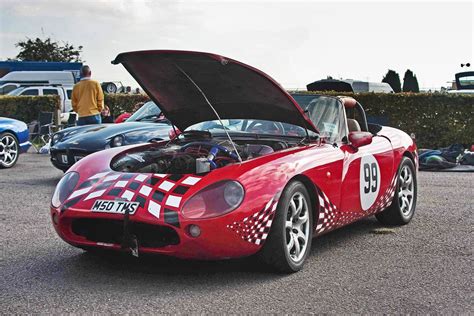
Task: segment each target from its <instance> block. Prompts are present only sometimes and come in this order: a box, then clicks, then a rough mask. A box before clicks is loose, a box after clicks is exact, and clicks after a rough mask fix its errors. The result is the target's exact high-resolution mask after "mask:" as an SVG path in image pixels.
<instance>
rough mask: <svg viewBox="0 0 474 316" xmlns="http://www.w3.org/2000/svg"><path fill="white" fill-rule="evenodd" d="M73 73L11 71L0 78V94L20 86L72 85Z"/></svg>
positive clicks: (73, 81)
mask: <svg viewBox="0 0 474 316" xmlns="http://www.w3.org/2000/svg"><path fill="white" fill-rule="evenodd" d="M74 83H75V79H74V75H73V73H72V72H70V71H12V72H9V73H7V74H6V75H5V76H3V77H2V78H0V95H2V94H7V93H9V92H10V91H13V90H15V89H17V88H19V87H21V86H39V85H41V86H47V85H59V86H72V85H74Z"/></svg>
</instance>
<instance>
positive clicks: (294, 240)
mask: <svg viewBox="0 0 474 316" xmlns="http://www.w3.org/2000/svg"><path fill="white" fill-rule="evenodd" d="M312 210H313V208H312V205H311V199H310V198H309V194H308V190H307V189H306V187H305V186H304V185H303V184H302V183H301V182H298V181H293V182H290V184H288V185H287V187H286V188H285V190H284V191H283V193H282V195H281V197H280V201H279V202H278V207H277V209H276V213H275V217H274V219H273V223H272V227H271V229H270V232H269V234H268V238H267V240H266V241H265V243H264V245H263V247H262V249H261V250H260V252H259V254H258V256H259V257H260V259H261V260H262V261H263V262H264V263H265V264H267V265H268V266H270V267H272V268H273V269H275V270H276V271H278V272H282V273H293V272H297V271H299V270H301V268H302V267H303V264H304V262H305V260H306V258H307V256H308V254H309V252H310V251H311V240H312V238H313V212H312Z"/></svg>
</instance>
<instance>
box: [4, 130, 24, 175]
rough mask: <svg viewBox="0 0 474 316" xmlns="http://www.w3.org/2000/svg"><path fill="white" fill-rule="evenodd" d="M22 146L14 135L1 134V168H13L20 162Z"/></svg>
mask: <svg viewBox="0 0 474 316" xmlns="http://www.w3.org/2000/svg"><path fill="white" fill-rule="evenodd" d="M19 155H20V145H19V143H18V139H17V138H16V137H15V135H13V134H12V133H8V132H6V133H1V134H0V168H11V167H13V166H14V165H15V164H16V162H17V161H18V156H19Z"/></svg>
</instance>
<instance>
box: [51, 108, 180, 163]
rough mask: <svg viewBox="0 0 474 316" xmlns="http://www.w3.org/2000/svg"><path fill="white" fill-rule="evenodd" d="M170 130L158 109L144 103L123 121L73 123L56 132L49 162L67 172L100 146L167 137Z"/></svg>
mask: <svg viewBox="0 0 474 316" xmlns="http://www.w3.org/2000/svg"><path fill="white" fill-rule="evenodd" d="M170 129H172V127H171V125H170V122H169V121H168V120H167V119H165V118H164V117H163V116H162V115H161V110H160V108H159V107H158V106H156V105H155V103H153V102H147V103H145V104H144V105H143V106H142V107H141V108H140V109H139V110H138V111H137V112H135V113H134V114H133V115H132V116H131V117H130V118H128V119H127V121H126V122H124V123H121V124H100V125H85V126H75V127H70V128H66V129H64V130H62V131H59V132H57V133H55V134H54V135H53V137H52V138H51V147H50V154H51V162H52V164H53V165H54V166H55V167H56V168H58V169H60V170H62V171H67V170H68V169H69V168H70V167H71V166H72V165H73V164H74V163H76V162H77V161H78V160H80V159H82V158H84V157H85V156H87V155H89V154H91V153H94V152H97V151H100V150H103V149H107V148H111V147H118V146H125V145H130V144H139V143H145V142H149V141H151V140H163V139H168V135H169V131H170Z"/></svg>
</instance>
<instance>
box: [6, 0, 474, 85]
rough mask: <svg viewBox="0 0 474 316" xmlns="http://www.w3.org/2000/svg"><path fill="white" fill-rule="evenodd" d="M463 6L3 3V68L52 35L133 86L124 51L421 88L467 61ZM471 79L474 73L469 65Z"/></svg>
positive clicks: (284, 74)
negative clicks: (412, 77)
mask: <svg viewBox="0 0 474 316" xmlns="http://www.w3.org/2000/svg"><path fill="white" fill-rule="evenodd" d="M473 7H474V6H473V2H472V1H466V2H454V1H446V2H433V1H422V2H413V1H402V2H389V1H377V2H360V1H350V2H338V1H328V2H319V1H318V2H315V1H312V2H309V1H301V2H296V1H289V0H288V1H242V0H240V1H225V0H220V1H186V2H184V1H183V2H179V1H145V0H142V1H139V0H136V1H132V0H109V1H97V0H94V1H92V0H91V1H89V0H87V1H86V0H83V1H81V0H75V1H71V0H64V1H60V0H51V1H46V0H20V1H18V0H15V1H11V0H0V60H2V59H6V58H7V57H14V56H16V54H17V53H18V49H17V48H15V47H14V43H16V42H17V41H19V40H23V39H25V38H26V37H30V38H34V37H37V36H38V37H43V38H44V37H48V36H50V37H52V38H53V39H56V40H63V41H68V42H69V43H71V44H74V45H76V46H77V45H82V46H84V48H83V59H85V60H86V62H87V64H89V65H90V66H91V67H92V71H93V76H94V77H95V78H96V79H97V80H100V81H109V80H110V81H122V82H124V83H125V84H128V85H132V86H136V83H135V82H134V81H133V79H132V78H131V76H130V75H128V73H127V72H126V71H125V70H124V69H123V67H122V66H121V65H117V66H114V65H111V64H110V61H111V60H112V59H114V57H115V56H116V55H117V54H118V53H120V52H124V51H133V50H143V49H147V50H148V49H182V50H196V51H207V52H213V53H217V54H221V55H224V56H227V57H230V58H233V59H237V60H239V61H242V62H244V63H247V64H250V65H252V66H254V67H257V68H259V69H261V70H262V71H264V72H266V73H268V74H269V75H270V76H272V77H273V78H274V79H275V80H277V81H278V82H280V83H281V84H282V85H283V86H284V87H286V88H305V87H306V84H308V83H310V82H312V81H315V80H318V79H322V78H325V77H326V76H328V75H331V76H333V77H336V78H352V79H361V80H370V81H381V79H382V77H383V75H384V74H385V73H386V72H387V69H394V70H396V71H397V72H398V73H399V74H400V77H401V79H402V78H403V74H404V72H405V70H406V69H407V68H409V69H411V70H413V71H414V72H415V74H416V75H417V77H418V81H419V83H420V86H421V87H425V88H439V87H441V86H446V85H447V83H446V82H447V81H449V80H452V79H454V73H456V72H459V71H461V70H465V69H466V68H461V67H460V64H461V63H467V62H470V63H471V64H472V63H473V62H474V60H473V52H474V47H473V46H474V44H473V35H474V34H473V15H474V12H473V11H474V8H473ZM470 70H472V71H474V66H471V67H470Z"/></svg>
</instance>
